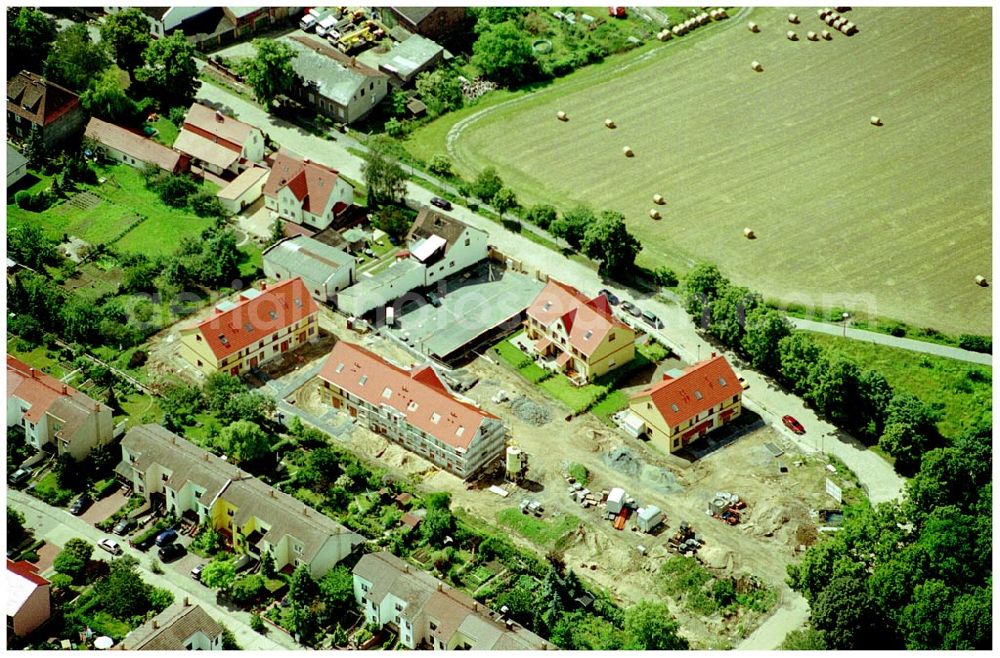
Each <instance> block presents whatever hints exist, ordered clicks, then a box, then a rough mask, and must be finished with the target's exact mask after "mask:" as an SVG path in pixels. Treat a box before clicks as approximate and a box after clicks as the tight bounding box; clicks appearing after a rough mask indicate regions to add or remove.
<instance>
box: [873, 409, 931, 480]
mask: <svg viewBox="0 0 1000 658" xmlns="http://www.w3.org/2000/svg"><path fill="white" fill-rule="evenodd" d="M935 421H936V414H935V413H934V411H933V410H932V409H931V408H930V407H929V406H927V405H926V404H924V403H923V402H922V401H921V400H920V399H918V398H917V397H915V396H913V395H910V394H908V393H896V394H895V395H893V397H892V401H891V402H890V403H889V406H888V408H887V409H886V421H885V429H884V430H883V432H882V436H881V437H879V440H878V445H879V448H881V449H882V450H885V451H886V452H887V453H888V454H890V455H892V456H893V457H895V458H896V470H898V471H900V472H901V473H904V474H908V473H913V472H914V471H916V470H917V468H918V467H919V466H920V459H921V457H922V456H923V454H924V453H925V452H927V451H928V450H930V449H931V448H934V447H936V444H937V443H938V441H939V440H940V437H939V435H938V433H937V428H936V427H935V425H934V423H935Z"/></svg>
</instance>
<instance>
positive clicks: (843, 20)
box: [831, 18, 847, 30]
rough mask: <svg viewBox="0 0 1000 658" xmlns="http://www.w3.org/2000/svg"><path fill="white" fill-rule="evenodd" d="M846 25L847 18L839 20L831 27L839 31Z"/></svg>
mask: <svg viewBox="0 0 1000 658" xmlns="http://www.w3.org/2000/svg"><path fill="white" fill-rule="evenodd" d="M845 23H847V19H846V18H838V19H836V20H835V21H833V23H832V24H831V27H833V29H835V30H839V29H840V28H841V27H842V26H843V25H844V24H845Z"/></svg>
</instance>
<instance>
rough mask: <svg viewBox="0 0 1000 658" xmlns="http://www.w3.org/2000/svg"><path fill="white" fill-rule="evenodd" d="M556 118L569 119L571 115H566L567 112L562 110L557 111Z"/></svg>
mask: <svg viewBox="0 0 1000 658" xmlns="http://www.w3.org/2000/svg"><path fill="white" fill-rule="evenodd" d="M556 118H557V119H559V120H560V121H569V117H568V116H566V113H565V112H563V111H562V110H559V111H558V112H556Z"/></svg>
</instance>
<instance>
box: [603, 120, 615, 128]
mask: <svg viewBox="0 0 1000 658" xmlns="http://www.w3.org/2000/svg"><path fill="white" fill-rule="evenodd" d="M604 125H605V126H607V127H608V128H615V127H616V126H615V122H614V121H612V120H611V119H605V120H604Z"/></svg>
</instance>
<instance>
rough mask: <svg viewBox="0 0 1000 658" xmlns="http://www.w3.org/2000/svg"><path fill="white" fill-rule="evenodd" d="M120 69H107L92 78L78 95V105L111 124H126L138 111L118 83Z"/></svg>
mask: <svg viewBox="0 0 1000 658" xmlns="http://www.w3.org/2000/svg"><path fill="white" fill-rule="evenodd" d="M120 73H121V70H120V69H117V68H115V67H111V68H108V69H106V70H104V71H102V72H101V74H100V75H98V76H97V77H96V78H94V79H93V80H92V81H91V83H90V85H88V86H87V89H86V90H85V91H84V92H83V93H82V94H81V95H80V104H81V105H83V109H85V110H87V112H89V113H90V114H91V115H93V116H96V117H98V118H100V119H104V120H105V121H110V122H112V123H128V122H129V121H131V120H132V118H133V117H134V116H135V115H136V113H137V111H138V109H137V107H136V104H135V102H134V101H133V100H132V99H131V98H129V97H128V95H127V94H126V93H125V90H124V89H122V86H121V82H120V81H119V77H118V76H119V74H120Z"/></svg>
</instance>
